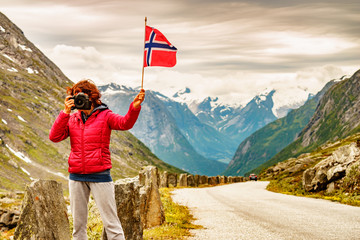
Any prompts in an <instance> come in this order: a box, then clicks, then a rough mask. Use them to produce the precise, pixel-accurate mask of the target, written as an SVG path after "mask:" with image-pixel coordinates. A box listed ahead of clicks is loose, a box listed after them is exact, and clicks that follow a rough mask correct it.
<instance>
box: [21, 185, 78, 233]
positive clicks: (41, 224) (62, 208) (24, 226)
mask: <svg viewBox="0 0 360 240" xmlns="http://www.w3.org/2000/svg"><path fill="white" fill-rule="evenodd" d="M70 235H71V233H70V226H69V220H68V216H67V208H66V205H65V201H64V197H63V191H62V187H61V184H60V183H58V182H56V181H54V180H36V181H34V182H32V183H31V184H30V185H29V186H27V187H26V192H25V196H24V200H23V206H22V212H21V215H20V220H19V223H18V225H17V227H16V230H15V234H14V239H20V240H32V239H44V240H45V239H46V240H52V239H59V240H67V239H69V240H70V238H71V236H70Z"/></svg>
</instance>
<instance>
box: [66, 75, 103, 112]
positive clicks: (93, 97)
mask: <svg viewBox="0 0 360 240" xmlns="http://www.w3.org/2000/svg"><path fill="white" fill-rule="evenodd" d="M79 92H83V93H86V94H87V95H88V96H89V100H90V101H91V102H92V104H93V106H94V107H97V106H100V105H101V100H100V97H101V93H100V91H99V89H98V88H97V87H96V85H95V83H94V82H93V81H91V80H90V79H85V80H81V81H80V82H78V83H75V84H74V85H73V86H72V87H67V88H66V93H67V94H68V95H71V96H75V95H76V94H78V93H79Z"/></svg>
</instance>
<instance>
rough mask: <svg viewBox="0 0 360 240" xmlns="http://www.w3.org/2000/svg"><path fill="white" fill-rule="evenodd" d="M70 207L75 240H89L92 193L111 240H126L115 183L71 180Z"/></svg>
mask: <svg viewBox="0 0 360 240" xmlns="http://www.w3.org/2000/svg"><path fill="white" fill-rule="evenodd" d="M69 191H70V207H71V213H72V216H73V219H74V221H73V222H74V231H73V239H74V240H87V239H88V238H87V233H86V232H87V219H88V202H89V197H90V192H91V194H92V196H93V198H94V200H95V203H96V206H97V208H98V209H99V212H100V215H101V219H102V222H103V225H104V228H105V231H106V235H107V238H108V239H109V240H125V236H124V231H123V229H122V226H121V223H120V220H119V218H118V216H117V210H116V202H115V190H114V183H113V182H81V181H73V180H69Z"/></svg>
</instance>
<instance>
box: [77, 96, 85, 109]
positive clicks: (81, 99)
mask: <svg viewBox="0 0 360 240" xmlns="http://www.w3.org/2000/svg"><path fill="white" fill-rule="evenodd" d="M75 105H76V107H77V108H81V107H82V106H83V105H84V99H83V98H77V99H76V101H75Z"/></svg>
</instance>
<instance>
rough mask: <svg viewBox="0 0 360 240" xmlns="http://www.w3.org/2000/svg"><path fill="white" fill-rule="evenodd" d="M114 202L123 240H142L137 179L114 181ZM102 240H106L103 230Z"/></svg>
mask: <svg viewBox="0 0 360 240" xmlns="http://www.w3.org/2000/svg"><path fill="white" fill-rule="evenodd" d="M115 200H116V207H117V214H118V217H119V219H120V222H121V225H122V227H123V230H124V234H125V239H126V240H142V239H143V228H142V222H141V217H140V186H139V180H138V178H131V179H120V180H118V181H116V182H115ZM103 240H107V236H106V232H105V231H104V230H103Z"/></svg>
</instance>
